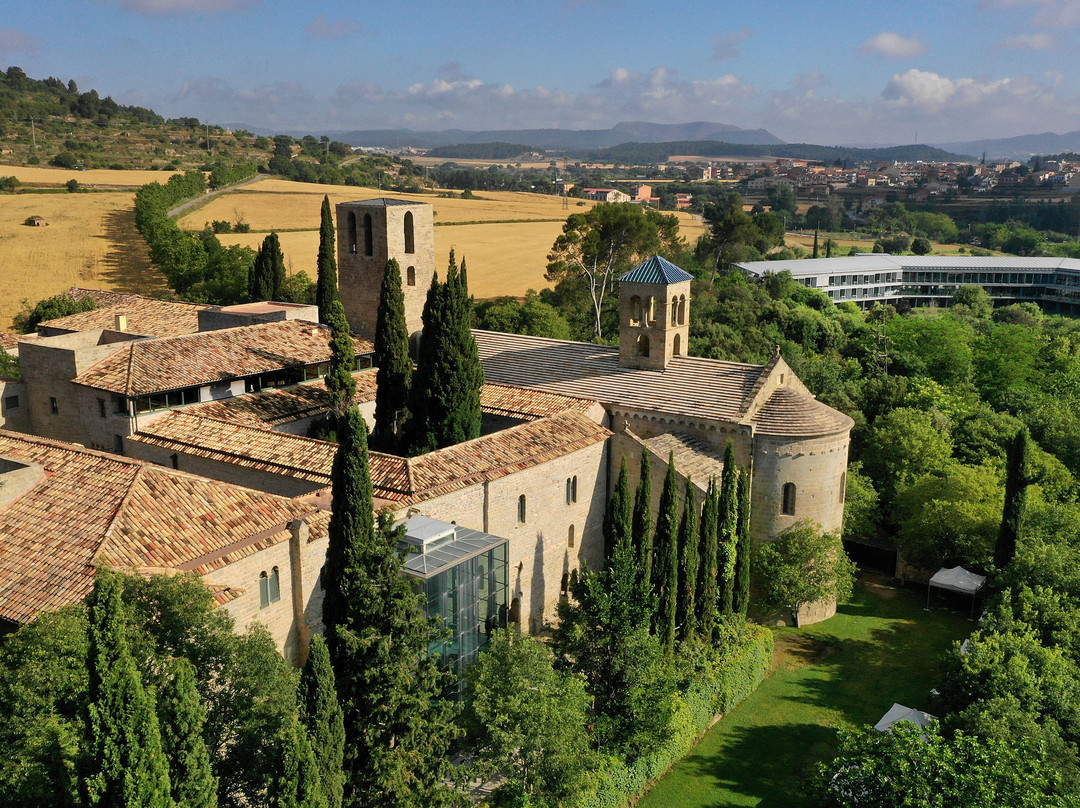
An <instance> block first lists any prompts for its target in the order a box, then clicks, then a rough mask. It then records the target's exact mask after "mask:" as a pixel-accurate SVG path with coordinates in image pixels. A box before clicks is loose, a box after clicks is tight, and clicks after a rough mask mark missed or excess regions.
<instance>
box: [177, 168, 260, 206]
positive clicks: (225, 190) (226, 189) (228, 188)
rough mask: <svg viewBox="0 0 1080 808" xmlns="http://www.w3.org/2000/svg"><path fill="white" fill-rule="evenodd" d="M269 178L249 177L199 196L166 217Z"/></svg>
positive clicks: (258, 175)
mask: <svg viewBox="0 0 1080 808" xmlns="http://www.w3.org/2000/svg"><path fill="white" fill-rule="evenodd" d="M268 176H270V175H269V174H256V175H255V176H254V177H248V178H247V179H246V180H240V182H234V183H233V184H232V185H226V186H225V187H224V188H218V189H217V190H216V191H211V192H210V193H208V194H203V195H202V196H197V197H195V198H194V199H189V200H188V201H187V202H185V203H183V204H182V205H177V206H176V207H175V208H173V209H172V210H170V211H167V212H166V214H165V215H166V216H177V215H179V214H181V213H183V212H184V211H185V210H187V209H188V208H191V207H194V206H195V205H201V204H203V203H205V202H209V201H210V200H211V199H213V198H214V197H216V196H221V195H222V194H225V193H228V192H229V191H235V190H236V189H237V188H243V187H244V186H245V185H252V184H254V183H256V182H260V181H261V180H264V179H266V178H267V177H268Z"/></svg>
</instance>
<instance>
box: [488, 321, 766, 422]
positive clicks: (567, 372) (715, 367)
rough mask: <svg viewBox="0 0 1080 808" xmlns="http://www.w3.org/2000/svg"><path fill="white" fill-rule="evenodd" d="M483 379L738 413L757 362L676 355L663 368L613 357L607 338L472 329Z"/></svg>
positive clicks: (706, 413) (666, 409)
mask: <svg viewBox="0 0 1080 808" xmlns="http://www.w3.org/2000/svg"><path fill="white" fill-rule="evenodd" d="M473 336H475V337H476V345H477V348H478V349H479V351H480V361H481V363H482V364H483V366H484V376H485V378H486V379H487V380H488V381H489V382H495V383H498V384H507V385H512V386H514V387H527V388H531V389H534V390H545V391H548V392H552V393H561V394H563V395H569V396H583V397H586V398H591V399H596V400H597V401H599V402H600V403H602V404H604V405H605V406H609V407H610V406H624V407H633V408H639V409H644V410H651V411H654V412H663V413H669V414H672V415H684V416H689V417H698V418H712V419H718V420H727V421H737V420H738V419H739V418H740V417H741V415H742V414H743V413H744V412H745V407H746V401H747V397H748V394H749V393H750V392H751V390H752V389H753V387H754V384H755V383H756V382H757V381H758V378H759V377H760V376H761V373H762V366H761V365H746V364H742V363H740V362H721V361H719V360H715V359H700V358H697V357H689V356H677V357H675V358H674V359H672V361H671V364H670V365H668V367H667V369H666V370H664V371H658V370H637V369H633V368H624V367H621V366H620V365H619V350H618V348H617V347H614V346H611V345H594V344H593V343H588V342H568V341H565V340H555V339H547V338H545V337H525V336H520V335H517V334H502V333H498V332H494V331H473Z"/></svg>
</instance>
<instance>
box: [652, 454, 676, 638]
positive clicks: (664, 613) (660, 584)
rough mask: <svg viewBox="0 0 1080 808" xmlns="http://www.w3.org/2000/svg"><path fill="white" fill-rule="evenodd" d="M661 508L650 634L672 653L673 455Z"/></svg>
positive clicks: (674, 597) (674, 550)
mask: <svg viewBox="0 0 1080 808" xmlns="http://www.w3.org/2000/svg"><path fill="white" fill-rule="evenodd" d="M659 505H660V508H659V512H658V514H657V517H656V536H655V538H654V540H653V566H652V591H653V597H654V598H655V599H656V613H655V615H654V616H653V634H655V635H656V636H657V637H658V638H659V640H660V645H661V646H662V647H663V649H664V654H665V655H667V656H670V655H671V652H672V651H673V650H674V647H675V610H676V607H677V605H678V599H679V548H678V541H677V539H678V535H677V534H678V532H679V478H678V475H677V474H676V472H675V454H674V453H671V454H669V455H668V470H667V474H666V475H665V477H664V487H663V489H662V490H661V491H660V503H659Z"/></svg>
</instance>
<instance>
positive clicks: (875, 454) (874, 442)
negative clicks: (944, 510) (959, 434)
mask: <svg viewBox="0 0 1080 808" xmlns="http://www.w3.org/2000/svg"><path fill="white" fill-rule="evenodd" d="M951 455H952V441H951V440H950V439H949V436H948V435H947V434H944V433H942V431H941V430H940V429H938V428H937V427H936V426H935V425H934V421H933V416H932V415H931V414H930V413H928V412H922V411H920V410H915V409H911V408H909V407H899V408H897V409H895V410H892V411H891V412H889V413H887V414H885V415H883V416H881V417H880V418H878V419H877V421H875V422H874V426H873V427H872V428H871V430H870V435H869V437H868V438H867V442H866V449H865V450H864V451H863V467H864V468H865V469H866V472H867V474H869V475H870V478H871V479H872V480H873V481H874V483H875V484H876V485H877V487H878V490H879V491H881V492H882V494H883V495H884V498H885V501H886V502H892V499H893V497H894V496H895V495H896V492H897V490H898V489H899V488H902V487H904V486H907V485H910V484H911V483H912V482H913V481H914V480H915V479H916V478H918V477H921V476H922V475H924V474H932V473H934V472H937V471H940V470H941V469H943V468H944V467H945V465H946V464H947V463H948V461H949V459H950V457H951Z"/></svg>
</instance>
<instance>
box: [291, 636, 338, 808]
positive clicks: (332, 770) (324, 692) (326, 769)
mask: <svg viewBox="0 0 1080 808" xmlns="http://www.w3.org/2000/svg"><path fill="white" fill-rule="evenodd" d="M297 706H298V707H299V712H300V723H301V724H303V725H304V727H305V728H306V729H307V733H308V737H309V738H310V739H311V748H312V751H313V752H314V753H315V761H316V763H317V764H318V769H319V783H320V784H321V786H322V791H323V794H324V795H325V797H326V806H327V808H341V801H342V794H343V781H342V771H341V762H342V759H343V756H344V754H345V718H344V716H343V714H342V712H341V705H340V704H339V703H338V697H337V687H336V686H335V684H334V669H333V667H332V666H331V665H330V652H329V651H328V650H327V648H326V640H325V639H324V638H323V637H322V635H319V634H317V635H315V636H314V637H312V638H311V647H310V649H309V650H308V658H307V662H306V663H305V664H304V669H303V671H302V672H301V673H300V686H299V691H298V693H297Z"/></svg>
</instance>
